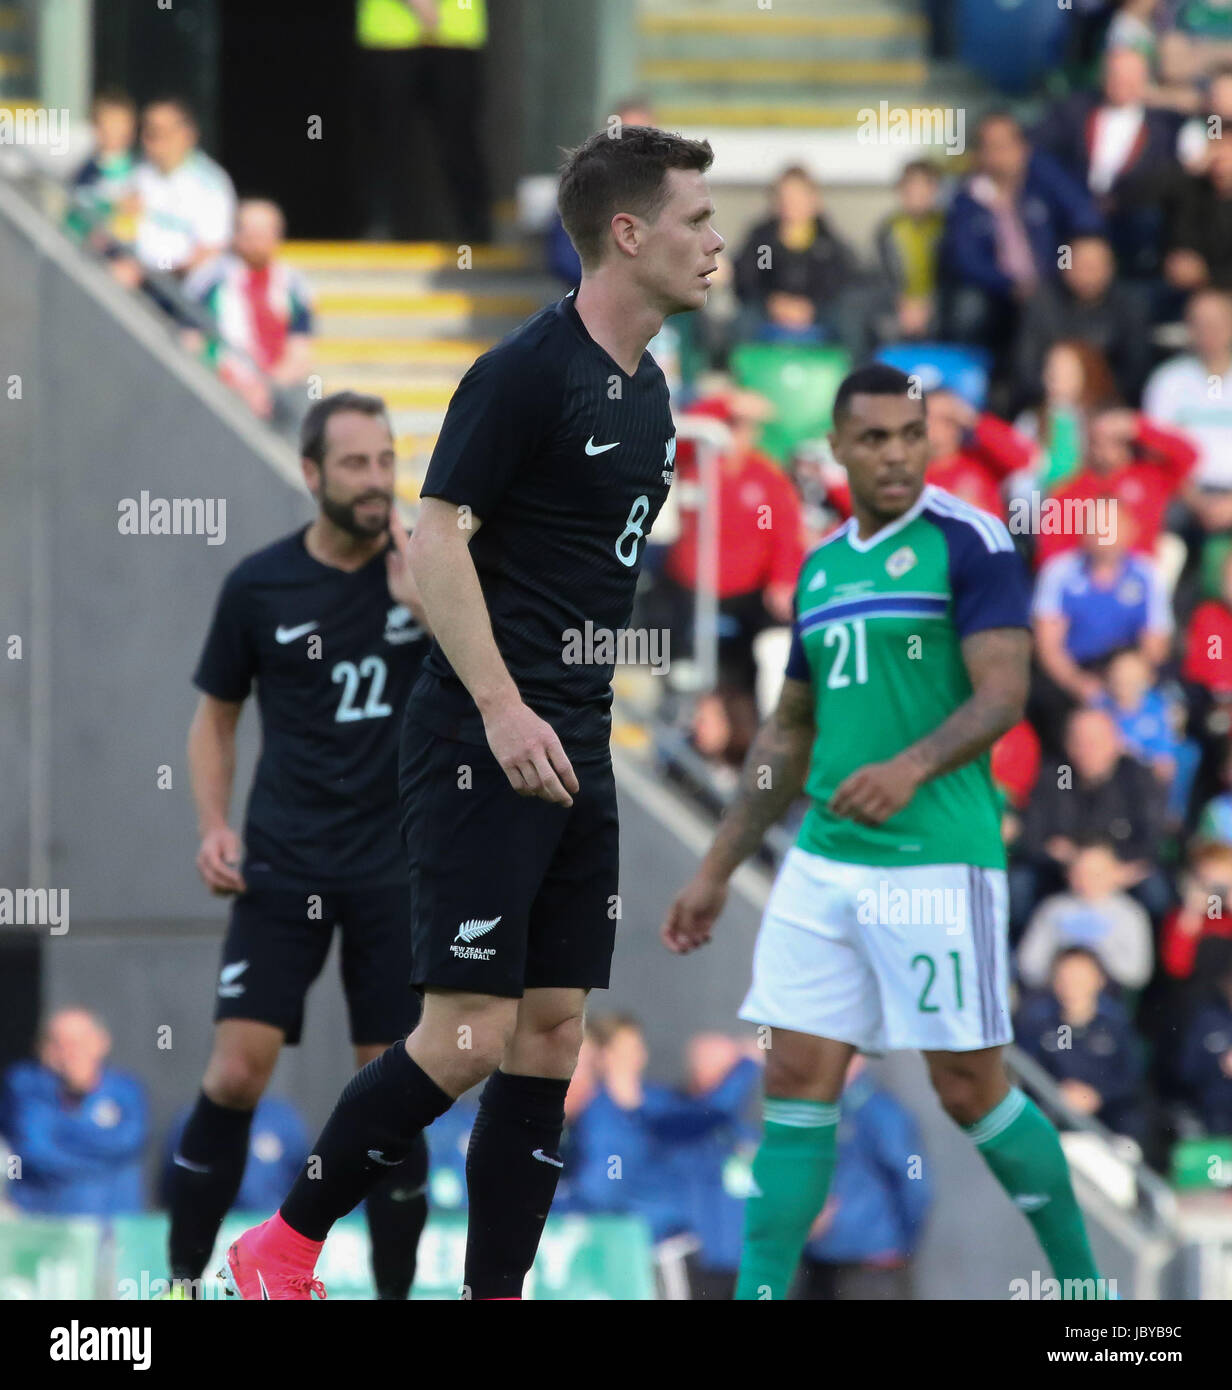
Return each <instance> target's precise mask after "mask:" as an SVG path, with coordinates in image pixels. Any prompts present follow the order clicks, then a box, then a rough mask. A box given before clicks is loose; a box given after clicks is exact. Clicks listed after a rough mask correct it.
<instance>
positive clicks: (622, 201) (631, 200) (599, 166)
mask: <svg viewBox="0 0 1232 1390" xmlns="http://www.w3.org/2000/svg"><path fill="white" fill-rule="evenodd" d="M713 161H714V152H713V150H711V148H710V143H709V141H707V140H686V139H685V138H684V136H682V135H671V134H669V133H668V132H667V131H665V130H656V129H654V128H653V127H651V126H640V125H631V126H623V127H621V128H620V131H619V134H612V135H609V134H608V133H607V131H604V130H601V131H599V133H598V134H597V135H592V136H591V137H590V139H589V140H587V141H586V143H585V144H584V145H579V146H578V148H577V149H576V150H573V151H572V152H571V153H570V154H569V156H568V158H567V159H566V160H565V163H564V164H563V165H562V166H561V172H560V191H559V193H558V194H557V198H556V204H557V207H558V208H559V209H560V220H561V222H563V223H564V227H565V231H566V232H568V234H569V240H570V241H571V242H573V245H574V249H575V250H576V251H577V253H578V257H579V259H580V260H581V262H582V265H583V267H594V266H596V265H598V263H599V261H600V259H601V258H602V256H603V248H604V244H605V239H606V234H607V229H608V227H609V225H610V224H611V221H612V218H613V217H615V216H616V214H617V213H618V212H631V213H633V214H634V215H635V216H637V217H642V218H645V219H646V220H647V221H651V220H653V219H654V218H655V217H656V216H657V214H658V212H659V209H660V208H661V207H662V206H663V204H664V203H665V202H666V201H667V186H666V184H667V180H666V177H665V176H666V174H667V171H668V170H669V169H695V170H696V171H697V172H698V173H699V174H704V173H705V172H706V170H707V169H709V168H710V165H711V164H712V163H713Z"/></svg>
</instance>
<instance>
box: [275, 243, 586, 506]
mask: <svg viewBox="0 0 1232 1390" xmlns="http://www.w3.org/2000/svg"><path fill="white" fill-rule="evenodd" d="M470 257H471V264H470V268H469V269H462V268H460V267H459V254H458V248H457V247H455V246H445V245H438V244H435V243H422V244H421V243H393V244H384V243H375V242H292V243H290V244H289V245H288V246H287V249H286V259H287V260H288V261H289V262H290V263H291V264H292V265H295V266H297V267H298V268H299V269H300V270H301V271H302V272H303V273H304V275H305V276H306V277H307V279H308V281H309V284H310V285H311V287H312V290H313V292H314V296H315V307H316V313H317V344H316V362H317V368H316V369H317V371H318V372H320V374H321V376H322V378H323V383H324V390H325V392H326V393H329V392H333V391H341V390H354V391H367V392H373V393H375V394H377V395H380V396H383V397H384V398H385V400H386V401H387V402H388V403H389V407H390V413H391V415H392V417H393V422H394V432H395V434H396V436H397V447H398V461H399V478H398V494H399V496H400V497H402V498H403V500H405V501H414V500H415V499H416V498H417V497H418V495H419V484H420V482H421V481H422V478H423V473H424V470H425V469H426V467H427V464H428V459H429V457H430V455H431V452H432V446H433V444H434V443H435V442H436V436H437V432H438V430H439V428H440V424H441V421H442V419H443V418H444V415H445V408H446V406H447V405H448V404H449V398H450V396H451V395H452V394H453V390H454V388H455V387H456V386H457V384H458V382H459V381H460V380H461V378H462V376H463V374H464V373H465V371H466V369H467V368H468V367H469V366H470V364H471V363H472V362H473V361H474V360H475V358H476V357H478V356H479V354H480V353H481V352H484V351H485V350H486V349H487V348H489V347H491V346H492V344H493V343H495V342H497V341H498V340H499V339H500V338H501V337H503V336H504V334H506V333H507V332H509V331H510V330H511V329H512V328H515V327H516V326H517V325H518V324H519V323H520V322H521V321H522V320H523V319H524V318H525V317H526V316H527V315H528V314H531V313H533V312H534V311H535V310H536V309H538V308H540V307H541V306H542V305H543V304H546V303H549V302H551V301H552V300H554V299H556V298H558V297H559V294H560V290H559V289H558V287H557V285H556V283H555V281H552V280H550V279H549V278H548V277H546V276H544V275H542V274H540V273H538V272H537V271H536V270H534V269H533V268H532V264H531V260H530V257H529V255H528V253H527V252H525V251H524V250H523V249H522V248H521V247H507V246H493V247H476V248H474V249H473V250H472V251H471V253H470Z"/></svg>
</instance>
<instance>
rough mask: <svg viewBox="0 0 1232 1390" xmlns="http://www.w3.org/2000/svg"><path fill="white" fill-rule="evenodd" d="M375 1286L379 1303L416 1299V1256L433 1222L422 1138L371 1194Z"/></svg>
mask: <svg viewBox="0 0 1232 1390" xmlns="http://www.w3.org/2000/svg"><path fill="white" fill-rule="evenodd" d="M366 1213H367V1217H368V1236H369V1239H370V1240H371V1242H372V1282H373V1284H375V1286H376V1296H377V1298H379V1299H396V1300H397V1301H399V1302H402V1301H404V1300H405V1299H407V1298H409V1297H410V1296H411V1285H412V1284H413V1283H414V1282H415V1256H416V1255H417V1254H418V1252H419V1237H420V1235H421V1234H422V1233H423V1228H424V1222H426V1221H427V1219H428V1141H427V1140H426V1139H425V1138H424V1137H423V1135H422V1134H420V1135H419V1136H418V1137H417V1138H416V1139H415V1141H414V1143H413V1145H412V1147H411V1152H410V1155H409V1156H408V1157H407V1158H406V1159H405V1160H404V1161H403V1162H401V1163H399V1164H398V1166H397V1167H396V1168H391V1169H390V1170H389V1172H388V1174H386V1175H385V1176H384V1177H382V1179H381V1180H380V1181H379V1182H378V1183H377V1185H376V1186H375V1187H374V1188H373V1189H372V1191H371V1192H369V1193H368V1202H367V1207H366Z"/></svg>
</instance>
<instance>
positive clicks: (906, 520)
mask: <svg viewBox="0 0 1232 1390" xmlns="http://www.w3.org/2000/svg"><path fill="white" fill-rule="evenodd" d="M932 491H933V485H932V483H925V484H924V488H923V491H922V492H921V493H920V495H919V496H918V497H917V498H916V499H915V501H914V502H913V503H912V504H911V506H910V507H908V508H907V510H906V511H905V512H904V513H903V514H902V516H900V517H898V518H897V519H896V520H894V521H891V522H889V523H888V524H887V525H885V526H883V527H882V528H881V530H880V531H874V532H873V534H872V535H871V536H869V537H868V538H867V539H865V540H861V539H860V524H859V522H857V521H856V519H855V517H854V516H853V517H849V518H848V519H847V544H848V545H849V546H851V548H852V550H858V551H859V552H860V553H861V554H863V553H864V552H865V551H866V550H872V548H873V546H875V545H880V544H881V542H882V541H885V540H889V538H890V537H891V536H893V535H896V534H897V533H898V532H899V531H901V530H902V529H903V527H904V526H909V525H910V524H911V523H912V522H913V521H914V520H915V519H916V517H917V516H919V514H920V513H921V512H922V511H923V510H924V508H925V507H926V506H927V505H928V502H929V498H930V495H931V493H932Z"/></svg>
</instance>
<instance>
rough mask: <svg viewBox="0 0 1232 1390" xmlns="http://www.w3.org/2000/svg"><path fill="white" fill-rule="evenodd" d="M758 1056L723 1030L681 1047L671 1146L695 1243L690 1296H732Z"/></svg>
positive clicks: (754, 1132) (752, 1143)
mask: <svg viewBox="0 0 1232 1390" xmlns="http://www.w3.org/2000/svg"><path fill="white" fill-rule="evenodd" d="M760 1058H761V1053H760V1051H759V1049H758V1048H757V1045H756V1044H755V1043H753V1042H751V1041H750V1042H747V1043H742V1042H740V1041H739V1040H738V1039H736V1038H732V1037H728V1036H727V1034H725V1033H698V1034H697V1035H696V1036H695V1037H692V1038H690V1039H689V1043H688V1048H687V1050H686V1054H685V1071H686V1077H685V1087H686V1090H685V1094H684V1095H682V1096H681V1097H680V1111H679V1115H678V1117H677V1123H678V1125H679V1128H680V1133H679V1137H678V1138H677V1141H676V1143H675V1145H674V1149H675V1167H676V1170H677V1171H678V1173H679V1179H680V1183H681V1185H682V1188H683V1192H684V1198H685V1203H686V1205H687V1208H688V1220H689V1229H690V1230H691V1231H692V1233H693V1235H694V1236H696V1238H697V1240H698V1248H697V1249H696V1250H695V1251H694V1252H693V1253H692V1254H691V1255H689V1257H688V1260H687V1266H688V1274H689V1293H690V1297H692V1298H695V1299H729V1298H731V1297H732V1296H733V1294H734V1293H735V1289H736V1271H737V1269H738V1268H739V1265H740V1244H741V1237H742V1235H743V1231H744V1199H745V1198H746V1197H747V1196H748V1185H749V1183H750V1181H751V1180H752V1160H753V1154H754V1152H755V1151H756V1148H757V1140H758V1129H757V1126H756V1125H755V1124H754V1123H752V1122H751V1117H750V1115H749V1113H748V1112H749V1104H750V1102H751V1100H752V1098H753V1096H754V1095H755V1094H756V1093H757V1090H758V1084H759V1081H760V1079H761V1068H760V1066H759V1062H760Z"/></svg>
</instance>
